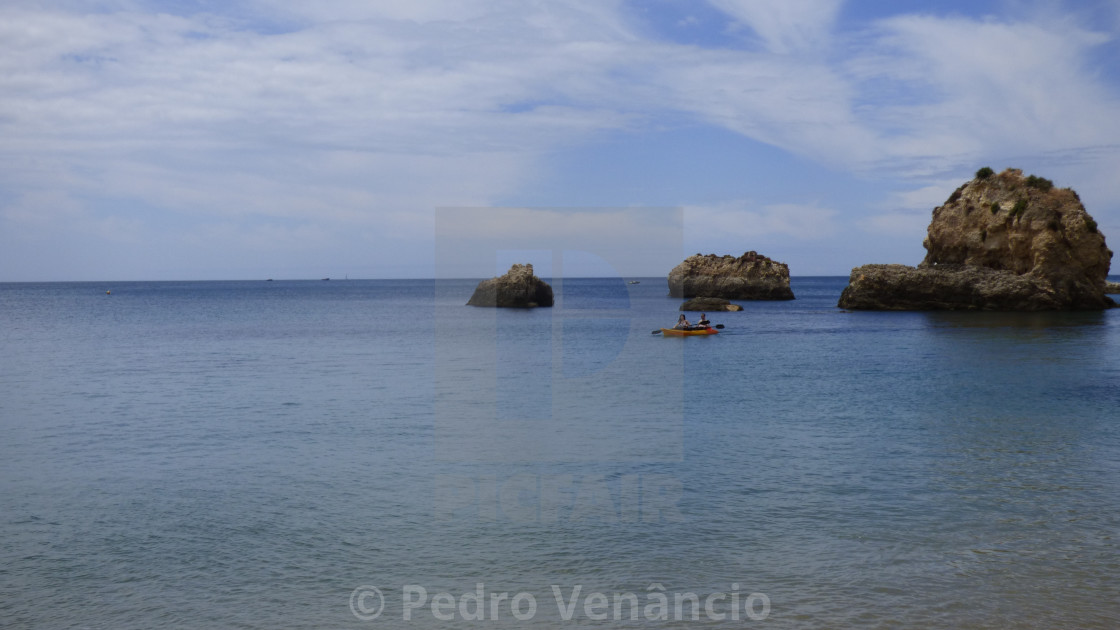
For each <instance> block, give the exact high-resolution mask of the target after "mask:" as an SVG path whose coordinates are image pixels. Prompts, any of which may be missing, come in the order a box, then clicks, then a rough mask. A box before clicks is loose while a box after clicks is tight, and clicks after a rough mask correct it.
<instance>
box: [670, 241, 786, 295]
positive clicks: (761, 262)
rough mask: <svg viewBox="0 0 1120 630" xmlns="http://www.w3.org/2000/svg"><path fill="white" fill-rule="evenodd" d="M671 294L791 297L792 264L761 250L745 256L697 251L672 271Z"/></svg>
mask: <svg viewBox="0 0 1120 630" xmlns="http://www.w3.org/2000/svg"><path fill="white" fill-rule="evenodd" d="M669 295H671V296H672V297H686V298H691V297H697V296H700V297H718V298H725V299H729V300H792V299H794V298H793V291H792V290H791V289H790V288H789V265H786V264H785V263H780V262H777V261H773V260H770V259H769V258H767V257H766V256H762V255H760V254H759V253H758V252H747V253H745V254H743V255H742V256H740V257H738V258H735V257H734V256H716V255H715V254H708V255H707V256H702V255H700V254H696V255H695V256H689V257H688V258H686V259H685V260H684V262H682V263H681V264H679V265H677V266H676V267H674V268H673V270H672V271H670V272H669Z"/></svg>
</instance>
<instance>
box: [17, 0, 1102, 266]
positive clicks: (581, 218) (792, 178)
mask: <svg viewBox="0 0 1120 630" xmlns="http://www.w3.org/2000/svg"><path fill="white" fill-rule="evenodd" d="M1118 35H1120V2H1117V1H1116V0H1067V1H1061V0H1053V1H1044V0H987V1H986V0H967V1H958V0H940V1H938V0H932V1H922V2H918V1H907V0H848V1H846V2H845V1H842V0H706V1H705V0H646V1H638V0H547V1H546V0H410V1H409V2H401V1H400V0H386V1H381V0H318V1H316V2H306V1H303V0H300V1H295V0H292V1H288V0H276V1H268V2H265V1H264V0H244V1H240V2H239V1H235V0H229V1H225V0H193V1H192V0H162V1H161V0H56V1H50V0H5V2H3V4H2V6H0V281H55V280H60V281H61V280H161V279H255V278H277V279H280V278H320V277H347V276H348V277H350V278H430V277H434V276H439V277H488V276H491V275H495V274H496V273H498V272H499V271H497V270H496V268H497V267H500V266H501V265H504V264H506V263H507V262H508V261H509V259H511V257H513V258H515V257H516V255H520V254H524V256H525V257H528V258H534V257H536V258H534V260H525V262H534V261H535V262H536V264H538V265H539V264H551V262H549V261H548V259H549V258H550V257H551V260H552V261H560V260H561V259H564V260H570V261H571V263H570V264H566V265H564V268H563V273H564V274H566V275H569V276H576V275H611V274H612V273H616V272H617V273H618V274H621V275H628V276H629V275H636V276H664V275H666V274H667V273H668V271H669V269H670V268H671V266H672V264H673V261H678V262H679V260H680V259H682V258H683V257H684V256H687V255H690V254H694V253H705V254H706V253H716V254H733V255H740V254H742V253H743V252H745V251H748V250H754V251H758V252H760V253H762V254H764V255H767V256H770V257H771V258H774V259H776V260H779V261H782V262H786V263H788V264H789V266H790V271H791V274H792V275H794V276H798V275H802V276H806V275H847V274H848V273H849V271H850V270H851V268H852V267H855V266H858V265H861V264H866V263H905V264H917V263H918V262H920V261H921V259H922V257H923V256H924V255H925V250H924V249H923V248H922V245H921V243H922V238H923V237H924V235H925V229H926V226H927V225H928V223H929V219H930V213H931V211H932V209H933V208H934V207H935V206H937V205H939V204H941V203H942V202H944V201H945V199H946V198H947V197H948V196H949V194H950V193H951V192H952V191H953V190H954V189H955V188H956V187H957V186H959V185H961V184H962V183H964V182H965V181H967V180H969V179H971V178H972V176H973V173H975V171H976V170H977V169H978V168H980V167H983V166H990V167H992V168H994V169H995V170H997V171H1000V170H1003V169H1004V168H1007V167H1015V168H1021V169H1023V170H1024V172H1025V173H1033V174H1037V175H1040V176H1043V177H1046V178H1049V179H1052V180H1053V181H1054V182H1055V184H1056V185H1058V186H1061V187H1071V188H1073V189H1074V190H1076V191H1077V192H1078V193H1079V194H1080V197H1081V199H1082V201H1083V202H1084V204H1085V206H1086V208H1087V210H1088V211H1089V212H1090V214H1092V215H1093V216H1094V217H1095V218H1096V220H1097V222H1098V224H1099V225H1100V228H1101V230H1102V232H1103V233H1104V234H1105V236H1106V238H1109V239H1112V241H1111V243H1110V244H1111V246H1112V247H1113V248H1114V249H1115V248H1116V242H1117V241H1116V239H1120V41H1118ZM457 211H462V212H464V213H466V214H462V215H457V214H456V213H457ZM465 216H469V217H470V218H471V220H470V221H466V220H463V217H465ZM593 232H594V233H596V234H597V238H596V239H594V240H595V243H594V245H592V246H589V247H594V248H598V249H597V250H596V251H595V252H591V253H588V254H586V255H583V254H579V253H578V252H579V251H580V248H581V247H583V245H582V243H584V241H583V240H581V238H582V237H587V236H588V235H589V234H590V233H593ZM497 233H501V234H504V235H505V236H504V237H503V238H500V239H495V238H494V235H495V234H497ZM544 233H548V234H550V235H552V236H557V235H558V234H559V235H565V234H566V235H570V236H571V239H570V240H565V239H566V238H567V236H564V238H559V239H556V238H553V239H551V240H548V241H544V240H536V239H535V237H534V235H538V236H539V235H542V234H544ZM581 235H582V236H581ZM472 244H473V245H474V246H476V247H488V248H491V249H492V250H493V252H496V253H484V254H482V255H476V254H477V253H478V252H473V253H471V252H468V251H467V249H469V248H470V247H471V246H472ZM456 248H459V249H456ZM556 248H561V249H565V250H570V253H571V255H570V256H568V255H558V254H556V251H557V249H556ZM654 248H656V249H657V252H656V255H649V254H650V250H651V249H654ZM460 250H462V252H463V256H462V258H461V263H460V262H459V261H460V259H459V258H456V255H455V252H457V251H460ZM608 250H609V256H608V255H606V254H607V252H608ZM538 258H540V259H543V260H540V259H538ZM596 260H598V261H599V262H598V263H596V262H593V261H596ZM603 260H609V261H613V262H609V263H603ZM581 261H582V262H581ZM589 261H592V262H589ZM1116 269H1117V267H1116V266H1114V267H1113V270H1114V272H1115V271H1116Z"/></svg>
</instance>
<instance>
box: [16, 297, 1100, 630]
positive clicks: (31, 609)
mask: <svg viewBox="0 0 1120 630" xmlns="http://www.w3.org/2000/svg"><path fill="white" fill-rule="evenodd" d="M845 282H846V279H845V278H795V279H794V281H793V288H794V291H795V293H796V294H797V296H798V299H797V300H795V301H792V302H780V303H746V310H745V311H744V312H741V313H719V314H712V316H711V319H712V320H713V321H714V322H715V323H722V324H724V325H725V328H724V329H723V331H722V332H721V334H719V335H715V336H711V337H701V338H688V339H679V338H677V339H672V338H670V339H665V338H662V337H661V336H660V335H654V334H651V331H653V330H655V329H657V328H660V327H661V326H669V325H671V324H672V323H673V322H674V321H675V320H676V315H677V311H676V307H677V306H678V304H679V300H673V299H670V298H668V297H666V287H665V282H664V279H663V278H662V279H655V278H648V279H642V281H641V284H635V285H628V284H626V283H625V282H624V281H622V280H619V279H600V280H586V279H584V280H580V279H568V280H564V281H555V282H554V287H556V289H557V294H558V297H559V301H558V304H557V307H556V308H554V309H537V310H532V311H504V310H503V311H495V310H493V309H475V308H470V307H466V306H464V304H465V302H466V300H467V298H468V297H469V296H470V293H471V290H472V289H473V287H474V284H475V282H474V281H446V282H444V281H441V282H438V283H433V282H431V281H428V282H417V281H357V280H349V281H343V282H340V281H331V282H286V281H283V282H282V281H277V282H267V283H266V282H152V283H113V284H89V283H80V284H9V285H0V432H2V437H0V626H3V627H5V628H71V627H73V628H202V627H214V628H278V627H293V628H294V627H340V628H347V627H353V628H361V627H366V628H369V627H377V626H378V625H380V626H381V627H416V628H429V627H449V628H454V627H462V626H467V625H471V626H476V627H477V626H480V625H483V626H487V627H501V628H505V627H530V626H531V627H545V628H552V627H554V628H569V627H571V628H577V627H637V626H645V625H652V626H655V627H665V628H675V627H684V626H693V625H700V626H703V627H741V626H743V625H747V626H753V627H763V628H765V627H773V628H813V627H819V628H865V627H907V628H929V627H955V628H1006V627H1023V628H1052V627H1081V628H1115V627H1118V626H1120V543H1118V540H1117V536H1118V535H1120V492H1118V489H1120V309H1117V310H1113V311H1110V312H1104V313H1057V314H1055V313H1051V314H975V313H973V314H965V313H860V312H844V311H841V310H839V309H837V308H836V307H835V304H836V300H837V298H838V296H839V293H840V291H841V289H842V288H843V286H844V284H845ZM106 291H111V292H112V293H111V295H107V294H106ZM554 586H555V587H557V589H558V590H559V593H560V596H561V599H562V604H565V605H566V604H567V603H569V602H570V601H572V600H573V598H574V600H575V604H576V605H575V607H574V608H572V609H570V611H568V612H565V611H564V610H561V608H559V607H558V605H557V601H556V599H557V598H556V593H555V592H554V589H553V587H554ZM366 587H376V588H377V589H379V590H380V592H381V595H382V598H383V602H384V603H383V604H382V603H381V602H382V598H378V597H377V594H376V593H374V592H373V590H372V589H369V588H366ZM420 587H423V589H424V591H425V597H424V598H423V602H424V603H423V605H420V604H419V602H420V601H421V597H420V590H419V588H420ZM363 588H365V589H366V590H362V589H363ZM577 589H578V593H577ZM479 592H481V594H482V596H483V606H482V608H481V610H480V609H479V607H478V605H477V603H476V602H475V601H474V598H475V597H477V594H478V593H479ZM597 593H601V594H602V599H600V598H599V597H598V595H596V594H597ZM627 593H629V594H632V597H633V600H631V599H629V598H628V596H627V595H626V594H627ZM662 593H663V594H664V595H665V596H666V597H667V598H668V609H667V611H666V614H665V616H666V617H667V619H665V620H661V619H659V618H658V617H657V615H658V611H659V609H656V608H654V609H649V610H650V614H651V615H653V617H654V618H653V620H652V621H651V620H649V619H647V617H646V615H647V609H646V606H647V605H653V604H655V603H657V602H658V601H659V600H658V599H657V595H659V594H662ZM720 593H723V594H725V596H723V597H720V596H719V594H720ZM444 594H445V595H444ZM692 595H694V596H695V598H696V601H698V602H699V606H698V609H697V614H698V619H697V620H695V621H694V620H693V617H692V612H691V611H692V610H693V609H692V604H691V602H692V600H691V599H690V597H691V596H692ZM676 598H679V599H680V601H681V602H682V603H681V609H680V613H678V612H677V611H676V610H675V609H674V605H675V601H674V600H675V599H676ZM733 598H734V600H733ZM515 599H516V600H517V602H516V603H517V606H516V607H514V606H512V603H513V600H515ZM530 600H532V601H533V602H534V603H535V605H536V608H535V609H534V610H532V615H529V612H530V608H529V603H530ZM449 601H450V604H448V602H449ZM616 601H617V602H620V603H621V604H620V607H619V608H618V609H617V611H618V614H619V615H620V616H621V619H616V618H615V617H616V609H615V608H614V603H615V602H616ZM632 601H637V602H638V604H639V605H638V607H637V608H636V609H634V612H635V615H636V616H637V619H636V620H632V619H631V613H630V611H631V606H630V603H631V602H632ZM433 602H435V608H434V609H433V607H432V604H433ZM604 602H605V603H604ZM705 602H709V603H710V608H708V609H705V607H704V603H705ZM733 602H734V604H736V606H735V607H734V609H733ZM406 608H407V609H408V610H409V614H410V616H411V619H409V620H407V621H406V620H405V619H404V615H405V610H406ZM515 608H516V610H515ZM378 611H380V615H379V617H378V618H377V619H375V620H372V621H364V620H362V619H361V618H360V617H364V616H372V615H373V614H374V613H376V612H378ZM514 612H518V613H520V614H521V615H522V616H523V617H525V619H518V618H516V617H515V616H514ZM748 612H749V613H750V616H748V614H747V613H748ZM480 614H481V616H483V617H484V621H471V620H470V619H471V618H472V617H473V616H478V615H480ZM600 614H602V615H605V616H606V619H605V620H603V621H599V620H597V616H598V615H600ZM733 614H734V615H735V616H738V617H739V620H734V619H733V618H732V615H733ZM720 615H723V616H724V617H723V619H722V620H721V618H720ZM438 616H443V617H447V616H450V619H448V620H443V619H440V618H438ZM495 617H496V618H495Z"/></svg>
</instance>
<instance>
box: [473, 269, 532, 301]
mask: <svg viewBox="0 0 1120 630" xmlns="http://www.w3.org/2000/svg"><path fill="white" fill-rule="evenodd" d="M467 305H468V306H497V307H503V308H533V307H537V306H552V287H551V286H549V285H548V283H547V282H545V281H544V280H541V279H540V278H538V277H536V276H535V275H533V265H530V264H525V265H518V264H515V265H513V266H512V267H510V268H509V271H508V272H506V275H504V276H500V277H497V278H491V279H489V280H483V281H482V282H480V283H478V287H476V288H475V290H474V294H473V295H471V299H470V300H469V301H467Z"/></svg>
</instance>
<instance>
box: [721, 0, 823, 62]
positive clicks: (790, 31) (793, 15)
mask: <svg viewBox="0 0 1120 630" xmlns="http://www.w3.org/2000/svg"><path fill="white" fill-rule="evenodd" d="M709 2H710V4H712V5H713V6H715V7H716V8H718V9H719V10H721V11H723V12H725V13H727V14H728V15H730V16H732V17H733V18H735V19H736V20H738V21H739V22H740V23H742V24H744V25H746V26H748V27H750V28H751V30H753V31H754V32H755V33H757V34H758V36H759V37H760V38H761V39H762V41H763V42H764V43H765V44H766V47H767V48H768V49H769V50H770V51H771V52H775V53H779V54H788V53H795V52H805V51H810V50H818V49H821V48H823V46H822V43H824V42H828V41H829V40H830V38H829V35H830V33H829V31H830V30H831V29H832V26H833V23H834V22H835V21H836V16H837V14H838V13H839V12H840V6H841V2H840V0H709Z"/></svg>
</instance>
